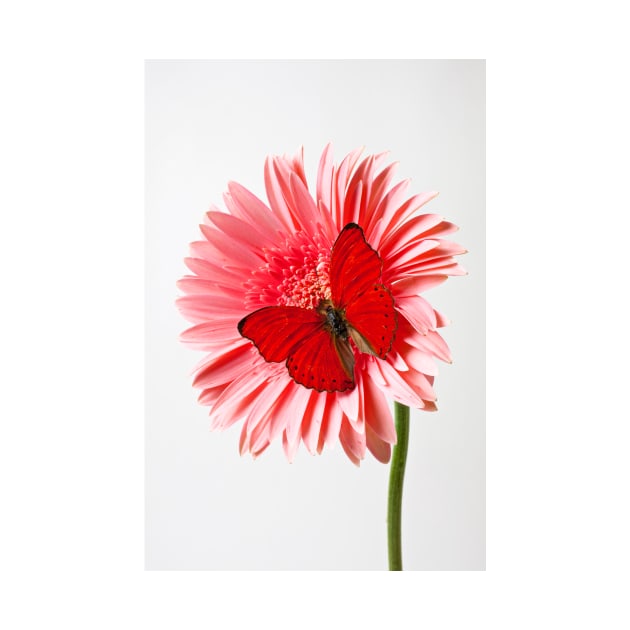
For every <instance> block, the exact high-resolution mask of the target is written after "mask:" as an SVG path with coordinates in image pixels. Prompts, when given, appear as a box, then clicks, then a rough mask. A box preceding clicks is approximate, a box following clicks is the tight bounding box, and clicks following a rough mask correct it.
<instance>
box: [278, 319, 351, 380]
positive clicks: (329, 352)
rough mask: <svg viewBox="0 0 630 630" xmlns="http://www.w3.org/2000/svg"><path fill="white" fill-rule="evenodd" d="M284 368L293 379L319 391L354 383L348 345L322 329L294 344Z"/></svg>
mask: <svg viewBox="0 0 630 630" xmlns="http://www.w3.org/2000/svg"><path fill="white" fill-rule="evenodd" d="M287 368H288V370H289V375H290V376H291V378H292V379H293V380H294V381H296V382H297V383H300V384H301V385H304V386H305V387H309V388H312V389H316V390H317V391H319V392H323V391H327V392H343V391H346V390H348V389H352V388H353V387H354V354H353V352H352V348H350V344H349V343H348V342H347V341H345V340H343V339H341V338H340V337H337V336H336V335H334V334H332V333H331V332H329V331H328V330H325V329H322V330H320V331H318V332H317V333H316V334H314V335H312V336H310V337H308V338H307V339H305V340H304V341H303V342H302V343H300V344H299V345H297V346H295V347H294V349H293V350H292V352H291V354H290V355H289V358H288V359H287Z"/></svg>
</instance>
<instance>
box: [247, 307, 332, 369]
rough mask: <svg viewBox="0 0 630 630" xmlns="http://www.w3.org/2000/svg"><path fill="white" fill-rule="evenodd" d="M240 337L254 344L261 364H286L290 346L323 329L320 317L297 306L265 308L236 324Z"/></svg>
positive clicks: (300, 342) (291, 348)
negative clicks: (284, 362) (283, 362)
mask: <svg viewBox="0 0 630 630" xmlns="http://www.w3.org/2000/svg"><path fill="white" fill-rule="evenodd" d="M238 331H239V333H241V335H242V336H243V337H247V339H250V340H251V341H253V342H254V345H255V346H256V347H257V348H258V351H259V352H260V354H261V355H262V356H263V358H264V359H265V361H269V362H272V363H280V362H282V361H286V360H287V358H288V356H289V354H291V351H292V350H293V348H294V347H296V346H299V345H300V344H302V343H304V341H305V340H307V339H308V338H309V337H312V336H314V335H316V334H317V333H318V332H325V331H324V330H323V321H322V317H321V316H320V315H319V314H318V313H316V312H315V311H314V310H309V309H304V308H299V307H297V306H266V307H264V308H260V309H258V310H257V311H254V312H253V313H250V314H249V315H247V317H244V318H243V319H242V320H241V321H240V322H239V323H238Z"/></svg>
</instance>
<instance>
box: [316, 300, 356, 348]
mask: <svg viewBox="0 0 630 630" xmlns="http://www.w3.org/2000/svg"><path fill="white" fill-rule="evenodd" d="M322 307H323V312H324V314H325V315H326V324H327V326H328V327H329V328H330V330H331V331H332V332H333V333H334V334H335V335H337V337H341V339H343V340H344V341H348V326H347V324H346V321H345V319H344V317H343V314H342V313H341V312H340V311H338V310H337V309H336V308H335V307H334V306H333V305H332V304H330V303H329V302H323V303H322V305H321V306H320V307H319V308H318V309H317V310H318V312H320V313H321V312H322Z"/></svg>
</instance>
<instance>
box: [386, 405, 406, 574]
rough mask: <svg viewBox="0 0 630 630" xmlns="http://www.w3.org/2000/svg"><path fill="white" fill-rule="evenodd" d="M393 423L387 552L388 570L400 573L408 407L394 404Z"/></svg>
mask: <svg viewBox="0 0 630 630" xmlns="http://www.w3.org/2000/svg"><path fill="white" fill-rule="evenodd" d="M394 421H395V423H396V435H397V437H398V439H397V442H396V445H395V446H394V451H393V453H392V463H391V468H390V471H389V496H388V498H387V551H388V554H389V570H390V571H402V570H403V568H402V544H401V537H400V531H401V516H400V515H401V506H402V492H403V481H404V479H405V464H406V462H407V447H408V445H409V407H407V406H406V405H401V404H400V403H397V402H394Z"/></svg>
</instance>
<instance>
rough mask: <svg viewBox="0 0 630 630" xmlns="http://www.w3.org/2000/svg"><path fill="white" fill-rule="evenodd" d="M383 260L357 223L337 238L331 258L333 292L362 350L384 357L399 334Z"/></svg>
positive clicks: (334, 298) (352, 334)
mask: <svg viewBox="0 0 630 630" xmlns="http://www.w3.org/2000/svg"><path fill="white" fill-rule="evenodd" d="M382 267H383V264H382V261H381V258H380V256H379V255H378V253H377V252H376V251H375V250H374V249H372V248H371V247H370V245H369V244H368V242H367V241H366V240H365V236H364V234H363V230H362V229H361V227H360V226H359V225H357V224H356V223H348V225H346V226H345V227H344V228H343V230H342V231H341V233H340V234H339V236H338V237H337V240H336V241H335V244H334V246H333V249H332V255H331V261H330V282H331V295H332V301H333V303H334V304H335V307H336V308H337V309H339V310H340V311H342V313H343V316H344V318H345V320H346V322H347V323H348V332H349V333H350V336H351V337H352V340H353V341H354V343H355V344H356V345H357V347H358V349H359V350H360V351H361V352H369V353H370V354H373V355H375V356H377V357H379V358H381V359H384V358H385V356H386V355H387V353H388V352H389V351H390V350H391V347H392V344H393V342H394V337H395V335H396V327H397V320H396V309H395V308H394V298H393V297H392V294H391V292H390V291H389V289H388V288H387V287H385V286H384V285H383V284H382V283H381V273H382Z"/></svg>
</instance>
